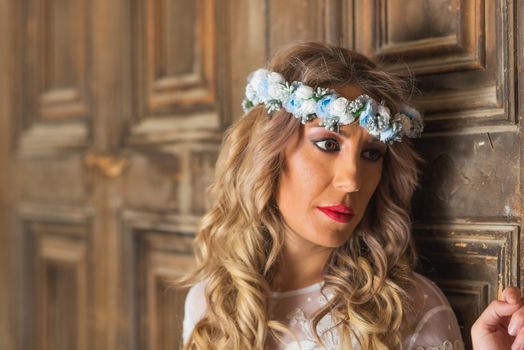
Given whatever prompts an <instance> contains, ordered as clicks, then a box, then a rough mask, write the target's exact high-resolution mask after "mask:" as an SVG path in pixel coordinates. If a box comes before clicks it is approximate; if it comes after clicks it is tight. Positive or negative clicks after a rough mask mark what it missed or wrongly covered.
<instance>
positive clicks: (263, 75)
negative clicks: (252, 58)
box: [252, 68, 269, 80]
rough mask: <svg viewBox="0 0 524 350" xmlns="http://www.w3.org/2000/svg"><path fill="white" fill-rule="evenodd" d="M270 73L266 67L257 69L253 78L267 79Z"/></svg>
mask: <svg viewBox="0 0 524 350" xmlns="http://www.w3.org/2000/svg"><path fill="white" fill-rule="evenodd" d="M268 74H269V71H268V70H267V69H264V68H259V69H257V70H256V71H254V72H253V77H252V79H253V80H261V79H267V76H268Z"/></svg>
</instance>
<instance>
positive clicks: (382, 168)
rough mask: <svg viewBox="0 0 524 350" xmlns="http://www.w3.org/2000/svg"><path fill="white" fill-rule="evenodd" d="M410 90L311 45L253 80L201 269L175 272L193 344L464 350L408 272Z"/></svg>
mask: <svg viewBox="0 0 524 350" xmlns="http://www.w3.org/2000/svg"><path fill="white" fill-rule="evenodd" d="M405 95H406V94H405V88H404V86H403V84H402V82H401V81H400V80H399V79H396V78H395V77H393V76H391V75H389V74H387V73H385V72H384V71H382V70H381V69H379V68H378V67H377V66H376V65H375V64H373V63H372V62H371V61H369V60H368V59H367V58H365V57H364V56H362V55H359V54H356V53H354V52H351V51H349V50H346V49H343V48H339V47H332V46H329V45H326V44H321V43H316V42H307V43H300V44H294V45H291V46H289V47H286V48H284V49H282V50H280V51H279V52H277V53H276V55H275V56H274V58H273V59H272V61H271V62H270V64H269V68H268V70H265V69H260V70H257V71H256V72H254V73H253V74H252V75H251V76H250V77H249V83H248V86H247V87H246V99H245V100H244V102H243V107H244V110H245V111H246V114H245V115H244V116H243V117H242V118H241V119H240V120H239V121H238V122H236V123H235V124H234V125H233V126H232V127H230V128H229V129H228V130H227V131H226V134H225V138H224V142H223V145H222V150H221V153H220V155H219V158H218V161H217V167H216V174H215V182H214V183H213V185H212V186H211V187H210V194H211V195H212V196H213V197H214V204H213V206H212V208H211V210H210V211H209V212H208V213H207V214H206V215H205V216H204V218H203V220H202V222H201V226H200V228H199V231H198V233H197V236H196V240H195V245H196V248H197V250H196V258H197V269H196V270H195V271H194V272H193V273H192V274H190V275H189V276H187V277H185V278H181V279H179V280H178V281H177V282H176V283H177V284H178V286H186V287H187V286H192V287H191V289H190V291H189V293H188V295H187V298H186V303H185V318H184V343H185V347H184V348H185V349H303V350H307V349H321V348H327V349H350V348H353V349H359V348H360V349H393V348H395V349H396V348H406V349H408V348H409V349H441V348H442V349H461V348H463V341H462V338H461V335H460V332H459V328H458V324H457V321H456V318H455V316H454V314H453V311H452V310H451V308H450V306H449V304H448V302H447V301H446V299H445V297H444V295H443V294H442V292H441V291H440V290H439V289H438V287H437V286H436V285H434V284H433V283H431V282H430V281H429V280H428V279H426V278H424V277H423V276H421V275H419V274H417V273H415V272H413V267H414V265H415V262H416V256H415V252H414V248H413V245H412V240H411V235H410V226H411V221H410V214H409V213H410V203H411V198H412V194H413V192H414V190H415V187H416V186H417V183H418V171H417V163H419V162H420V161H421V158H420V157H419V156H418V155H417V154H416V152H415V151H414V150H413V149H412V146H411V142H410V141H409V138H412V137H417V136H419V134H420V132H421V131H422V121H421V117H420V114H418V112H417V111H415V110H414V109H412V108H410V107H408V106H407V105H406V96H405ZM297 119H300V122H299V121H298V120H297ZM517 292H518V291H517ZM511 293H515V290H509V291H507V295H508V297H509V295H510V294H511ZM512 297H515V300H516V299H517V297H516V296H515V295H513V294H512ZM518 298H519V299H518V300H520V296H518ZM511 300H512V301H515V300H514V299H511ZM501 303H502V302H501ZM517 304H518V301H515V302H514V303H512V304H511V308H513V309H514V308H516V309H519V307H520V306H518V307H517V306H516V305H517ZM492 305H493V304H492ZM492 305H490V308H492V309H493V310H495V308H496V307H499V308H500V307H501V306H499V305H495V306H492ZM501 305H502V304H501ZM508 305H509V304H508ZM502 306H504V307H506V309H507V310H509V309H511V308H508V307H507V305H502ZM490 308H488V309H490ZM506 309H504V310H505V311H506V312H509V311H507V310H506ZM513 309H511V310H513ZM519 310H520V309H519ZM513 312H515V310H513V311H512V313H513ZM519 312H520V311H519ZM483 315H484V314H483ZM504 315H506V314H504ZM477 323H478V324H476V327H477V328H474V329H478V332H479V335H480V336H481V338H482V339H483V340H489V339H492V338H493V339H495V340H494V341H497V340H501V339H502V336H503V335H504V334H503V333H504V332H499V333H500V334H499V333H496V332H493V330H494V329H495V328H494V327H498V324H499V323H501V322H499V321H498V320H497V321H494V320H493V319H492V318H489V315H487V316H486V320H484V319H482V317H481V318H480V319H479V321H478V322H477ZM494 324H497V326H493V325H494ZM506 335H507V334H506Z"/></svg>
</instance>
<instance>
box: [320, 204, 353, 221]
mask: <svg viewBox="0 0 524 350" xmlns="http://www.w3.org/2000/svg"><path fill="white" fill-rule="evenodd" d="M318 209H319V210H320V211H321V212H323V213H324V214H326V215H327V216H328V217H330V218H331V219H333V220H335V221H337V222H342V223H348V222H349V221H350V220H351V219H352V218H353V216H355V213H354V212H353V208H351V207H348V206H346V205H344V204H338V205H332V206H325V207H318Z"/></svg>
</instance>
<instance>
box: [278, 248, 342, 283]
mask: <svg viewBox="0 0 524 350" xmlns="http://www.w3.org/2000/svg"><path fill="white" fill-rule="evenodd" d="M332 251H333V248H329V247H321V246H318V245H314V244H311V243H310V242H306V243H302V244H290V243H288V244H285V245H284V249H283V253H282V259H281V262H280V264H279V269H278V271H277V273H276V276H275V280H274V291H275V292H286V291H290V290H295V289H299V288H303V287H307V286H309V285H311V284H314V283H316V282H320V281H321V280H322V279H323V276H322V270H323V269H324V266H325V264H326V262H327V260H328V258H329V255H330V254H331V252H332Z"/></svg>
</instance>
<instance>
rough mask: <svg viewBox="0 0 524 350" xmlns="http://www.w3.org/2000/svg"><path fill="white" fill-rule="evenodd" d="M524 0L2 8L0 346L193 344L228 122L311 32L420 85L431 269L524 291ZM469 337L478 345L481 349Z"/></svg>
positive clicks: (221, 0)
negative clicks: (191, 276)
mask: <svg viewBox="0 0 524 350" xmlns="http://www.w3.org/2000/svg"><path fill="white" fill-rule="evenodd" d="M523 27H524V1H523V0H373V1H369V0H309V1H299V0H292V1H276V0H230V1H227V0H198V1H196V0H195V1H182V0H127V1H124V0H113V1H107V0H17V1H12V0H0V349H2V350H4V349H6V350H11V349H13V350H14V349H42V350H43V349H46V350H70V349H97V350H104V349H106V350H114V349H135V350H137V349H158V350H160V349H174V348H177V347H178V345H179V344H180V340H181V320H182V317H183V315H182V305H183V301H184V297H185V294H184V293H183V292H179V291H176V290H170V289H166V285H167V284H166V282H165V278H169V277H170V276H174V275H177V274H180V273H181V272H183V271H184V270H185V269H187V268H188V266H190V265H191V264H192V263H193V262H192V255H191V241H192V235H193V234H194V232H195V229H196V226H197V223H198V221H199V219H200V217H201V215H202V213H204V212H205V210H206V208H207V206H208V203H207V200H206V198H205V197H204V196H203V191H204V189H205V187H206V186H207V185H208V184H209V183H210V181H211V179H212V175H213V167H214V162H215V160H216V157H217V152H218V147H219V144H220V140H221V136H222V132H223V130H224V128H225V127H226V126H227V125H229V124H230V123H231V122H232V121H233V120H235V119H236V118H238V117H239V116H240V112H241V109H240V101H241V99H242V94H243V91H244V83H245V77H246V75H247V74H248V73H249V72H251V71H252V70H254V69H255V68H257V67H260V66H262V65H263V64H264V63H265V62H266V59H267V58H268V57H269V56H270V55H271V54H272V53H273V52H274V50H275V49H276V48H278V47H279V46H280V45H282V44H285V43H288V42H290V41H293V40H297V39H318V40H323V41H327V42H330V43H336V44H341V45H344V46H346V47H349V48H354V49H356V50H358V51H361V52H363V53H366V54H368V55H370V56H374V57H378V58H380V59H381V60H383V61H384V62H386V63H387V64H388V65H389V66H390V68H391V69H393V70H396V71H400V72H406V71H407V70H408V66H409V70H411V71H412V73H413V74H414V75H415V76H416V77H417V79H418V80H417V81H418V83H417V84H418V87H419V88H420V90H421V92H422V94H421V95H420V96H418V97H417V98H416V104H417V105H418V106H419V107H420V108H422V109H424V110H425V111H426V121H427V133H426V134H425V135H424V138H422V139H420V140H419V141H418V142H417V145H418V147H419V148H420V149H421V150H422V152H423V154H424V155H425V157H426V159H427V160H428V165H427V167H426V168H425V170H424V181H423V187H422V189H421V190H420V191H418V192H417V195H416V198H415V212H414V215H415V219H416V222H417V223H416V225H415V236H416V239H417V243H418V246H419V249H420V253H421V256H422V259H421V260H422V262H423V267H422V270H423V271H424V273H425V274H426V275H428V276H430V277H431V278H432V279H434V280H436V281H437V282H438V283H439V285H440V286H441V287H442V288H443V290H444V291H445V292H446V294H447V296H448V297H449V299H450V301H451V302H452V304H453V307H454V308H455V310H456V312H457V316H458V318H459V321H460V323H461V325H462V326H463V327H464V328H463V333H464V335H465V338H466V339H468V338H469V327H470V326H471V324H472V322H473V321H474V319H475V318H476V316H477V315H478V314H479V312H480V310H482V308H483V307H485V306H486V305H487V303H488V302H489V301H490V300H491V299H493V298H495V297H497V293H498V292H499V291H500V290H501V288H503V287H504V286H506V285H508V284H518V285H519V286H521V287H522V286H523V283H522V273H521V269H522V265H521V264H520V260H521V257H522V256H523V252H522V251H521V249H520V248H519V242H520V241H521V232H522V230H521V225H522V219H523V210H522V207H523V206H522V204H523V202H522V196H521V193H522V190H523V187H522V179H523V175H524V173H523V170H522V166H521V162H522V154H523V149H524V147H523V146H524V139H523V133H522V130H521V128H522V126H521V125H522V123H521V122H520V120H521V119H522V116H523V115H524V107H523V106H524V98H523V91H524V89H523V88H524V86H523V81H524V74H523V66H524V48H523V46H524V45H523V41H524V29H523ZM468 342H469V341H468Z"/></svg>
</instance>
